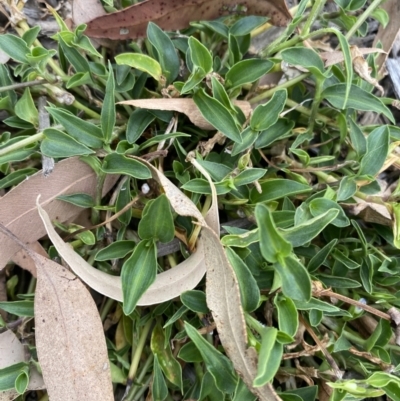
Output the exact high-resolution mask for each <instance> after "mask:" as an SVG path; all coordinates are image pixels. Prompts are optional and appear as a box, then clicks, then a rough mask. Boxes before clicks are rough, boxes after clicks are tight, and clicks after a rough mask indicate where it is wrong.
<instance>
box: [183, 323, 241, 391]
mask: <svg viewBox="0 0 400 401" xmlns="http://www.w3.org/2000/svg"><path fill="white" fill-rule="evenodd" d="M185 330H186V333H187V335H188V336H189V337H190V339H191V340H192V341H193V342H194V343H195V344H196V347H197V348H198V349H199V351H200V353H201V355H202V357H203V360H204V363H205V364H206V367H207V371H208V372H210V374H211V375H212V376H213V378H214V379H215V383H216V385H217V387H218V389H219V390H220V391H222V392H223V393H228V394H232V393H233V392H234V391H235V387H236V383H237V380H238V379H237V377H236V374H235V372H234V369H233V366H232V362H231V361H230V360H229V359H228V358H227V357H226V356H225V355H223V354H221V352H219V351H218V350H217V349H216V348H215V347H214V346H213V345H211V344H210V343H209V342H208V341H207V340H206V339H205V338H204V337H202V336H201V335H200V334H199V332H198V331H197V330H196V329H195V328H194V327H193V326H191V325H190V324H189V323H188V322H185Z"/></svg>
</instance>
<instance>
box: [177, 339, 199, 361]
mask: <svg viewBox="0 0 400 401" xmlns="http://www.w3.org/2000/svg"><path fill="white" fill-rule="evenodd" d="M178 358H179V359H182V360H183V361H185V362H203V358H202V356H201V354H200V351H199V350H198V348H197V347H196V345H195V344H194V343H193V342H191V341H190V342H188V343H186V344H185V345H184V346H183V347H182V348H181V349H180V350H179V354H178Z"/></svg>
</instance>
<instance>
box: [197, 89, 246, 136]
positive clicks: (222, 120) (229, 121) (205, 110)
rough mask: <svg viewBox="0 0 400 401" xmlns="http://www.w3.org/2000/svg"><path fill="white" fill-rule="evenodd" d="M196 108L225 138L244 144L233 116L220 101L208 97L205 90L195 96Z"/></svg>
mask: <svg viewBox="0 0 400 401" xmlns="http://www.w3.org/2000/svg"><path fill="white" fill-rule="evenodd" d="M193 100H194V102H195V103H196V106H197V107H198V108H199V110H200V113H201V114H202V116H203V117H204V118H205V119H206V120H207V121H208V122H209V123H210V124H211V125H212V126H214V127H215V129H217V130H218V131H221V133H223V134H224V135H225V136H227V137H228V138H230V139H232V140H233V141H234V142H239V143H241V142H242V138H241V136H240V131H239V128H238V127H237V125H236V122H235V119H234V118H233V117H232V114H231V113H230V112H229V111H228V109H227V108H226V107H224V106H223V105H222V104H221V103H220V102H219V101H218V100H216V99H214V98H212V97H211V96H208V95H207V94H206V93H205V92H204V90H203V89H199V90H198V91H197V92H196V93H195V94H194V96H193Z"/></svg>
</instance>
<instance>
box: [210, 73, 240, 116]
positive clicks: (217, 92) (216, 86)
mask: <svg viewBox="0 0 400 401" xmlns="http://www.w3.org/2000/svg"><path fill="white" fill-rule="evenodd" d="M211 84H212V94H213V97H214V99H216V100H218V101H219V102H220V103H221V104H222V105H224V106H225V107H226V108H227V109H228V110H229V111H230V112H232V113H234V115H236V114H237V111H236V109H235V107H234V106H233V104H232V102H231V99H229V96H228V94H227V93H226V90H225V88H224V85H222V84H221V82H219V81H218V79H217V78H215V77H214V76H212V77H211Z"/></svg>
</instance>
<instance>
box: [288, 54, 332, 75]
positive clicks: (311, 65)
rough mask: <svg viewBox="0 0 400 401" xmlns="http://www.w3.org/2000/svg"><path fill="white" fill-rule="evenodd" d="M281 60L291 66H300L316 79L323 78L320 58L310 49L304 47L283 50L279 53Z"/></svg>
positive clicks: (322, 64) (322, 65) (322, 66)
mask: <svg viewBox="0 0 400 401" xmlns="http://www.w3.org/2000/svg"><path fill="white" fill-rule="evenodd" d="M281 56H282V59H283V60H284V61H286V62H287V63H289V64H292V65H300V66H302V67H304V68H306V69H307V70H309V71H310V72H312V73H313V74H314V75H315V76H316V77H317V78H323V77H324V74H325V67H324V63H323V61H322V59H321V57H320V56H319V55H318V53H317V52H315V51H314V50H312V49H308V48H305V47H294V48H291V49H286V50H283V51H282V53H281Z"/></svg>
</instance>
